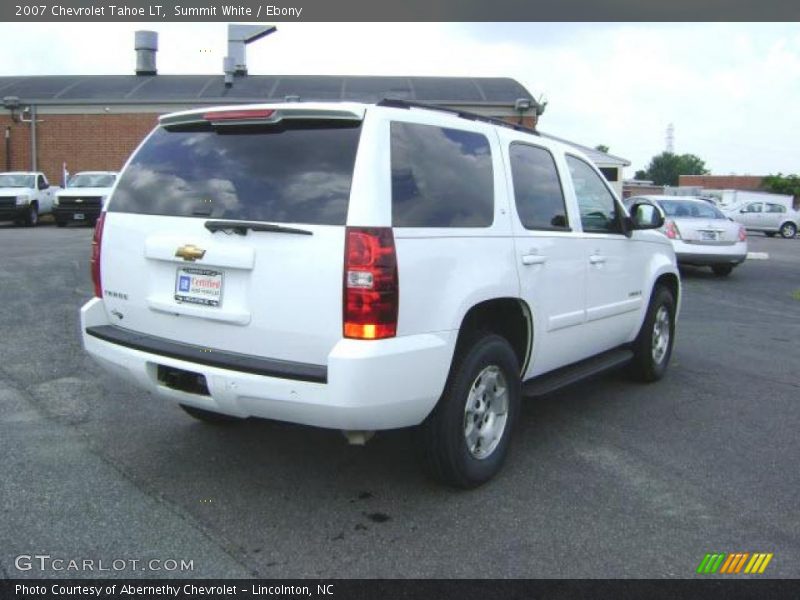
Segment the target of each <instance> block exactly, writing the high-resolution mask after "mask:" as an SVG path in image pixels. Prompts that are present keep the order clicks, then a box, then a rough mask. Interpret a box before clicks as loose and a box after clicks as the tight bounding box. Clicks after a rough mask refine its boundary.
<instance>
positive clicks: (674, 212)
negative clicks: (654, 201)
mask: <svg viewBox="0 0 800 600" xmlns="http://www.w3.org/2000/svg"><path fill="white" fill-rule="evenodd" d="M660 204H661V208H662V209H663V210H664V214H666V215H667V216H668V217H676V218H677V217H688V218H692V219H724V218H725V215H723V214H722V213H721V212H720V211H719V209H717V208H716V207H715V206H714V205H712V204H706V203H705V202H691V201H688V200H661V202H660Z"/></svg>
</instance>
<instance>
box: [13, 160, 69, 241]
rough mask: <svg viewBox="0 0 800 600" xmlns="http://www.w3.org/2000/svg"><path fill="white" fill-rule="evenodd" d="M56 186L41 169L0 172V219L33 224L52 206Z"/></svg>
mask: <svg viewBox="0 0 800 600" xmlns="http://www.w3.org/2000/svg"><path fill="white" fill-rule="evenodd" d="M60 189H61V188H59V187H58V186H52V185H50V183H49V182H48V181H47V177H46V176H45V174H44V173H42V172H41V171H14V172H7V173H0V221H14V223H16V224H17V225H27V226H28V227H33V226H34V225H38V224H39V216H40V215H44V214H48V213H49V212H50V211H51V210H52V208H53V198H54V197H55V194H56V193H57V191H58V190H60Z"/></svg>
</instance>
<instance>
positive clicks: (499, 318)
mask: <svg viewBox="0 0 800 600" xmlns="http://www.w3.org/2000/svg"><path fill="white" fill-rule="evenodd" d="M481 331H486V332H490V333H495V334H497V335H500V336H502V337H504V338H505V339H507V340H508V342H509V344H510V345H511V347H512V349H513V350H514V354H516V356H517V360H518V362H519V366H520V375H521V374H522V373H524V372H525V369H526V368H527V366H528V362H529V361H530V358H531V352H532V349H533V335H534V330H533V315H532V314H531V310H530V307H529V306H528V304H527V303H526V302H525V301H524V300H522V299H521V298H514V297H500V298H491V299H488V300H483V301H481V302H478V303H476V304H474V305H473V306H471V307H470V308H469V310H467V312H466V313H465V314H464V316H463V317H462V319H461V323H460V326H459V328H458V338H457V340H456V346H455V355H454V357H453V358H454V360H455V357H456V356H457V355H458V353H459V352H460V351H462V350H463V348H464V344H466V343H468V342H469V340H470V339H471V338H472V337H473V336H474V335H475V334H476V333H478V332H481Z"/></svg>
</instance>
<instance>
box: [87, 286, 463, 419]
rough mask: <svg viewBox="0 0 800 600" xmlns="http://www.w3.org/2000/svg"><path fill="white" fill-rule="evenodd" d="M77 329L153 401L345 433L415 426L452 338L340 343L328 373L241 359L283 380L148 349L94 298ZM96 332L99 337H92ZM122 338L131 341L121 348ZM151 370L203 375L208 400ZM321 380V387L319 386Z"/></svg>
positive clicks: (435, 388)
mask: <svg viewBox="0 0 800 600" xmlns="http://www.w3.org/2000/svg"><path fill="white" fill-rule="evenodd" d="M81 330H82V332H83V333H82V335H83V344H84V348H85V349H86V351H87V352H88V353H89V354H90V355H92V357H93V358H94V359H95V360H96V361H97V362H98V363H99V364H100V365H101V366H103V367H104V368H106V369H107V370H108V371H110V372H112V373H114V374H116V375H118V376H120V377H122V378H124V379H126V380H128V381H130V382H132V383H134V384H136V385H137V386H139V387H140V388H143V389H145V390H147V391H149V392H152V393H154V394H157V395H159V396H162V397H165V398H169V399H171V400H173V401H175V402H178V403H181V404H187V405H191V406H195V407H197V408H202V409H205V410H211V411H215V412H220V413H224V414H229V415H235V416H238V417H259V418H265V419H275V420H279V421H288V422H292V423H301V424H304V425H313V426H317V427H326V428H332V429H345V430H379V429H395V428H400V427H408V426H412V425H418V424H419V423H421V422H422V421H423V420H424V419H425V417H426V416H427V415H428V414H429V413H430V411H431V410H432V409H433V407H434V406H435V405H436V402H437V401H438V399H439V396H440V395H441V393H442V390H443V389H444V384H445V380H446V378H447V374H448V371H449V368H450V360H451V358H452V355H453V349H454V347H455V341H456V335H457V332H444V333H437V334H423V335H414V336H404V337H399V338H392V339H389V340H380V341H366V342H365V341H357V340H346V339H343V340H341V341H339V343H337V344H336V346H334V348H333V350H332V351H331V353H330V354H329V356H328V364H327V368H326V367H323V366H319V367H317V369H316V370H315V369H314V368H313V367H315V365H299V366H298V364H297V363H284V362H283V361H270V360H264V359H260V358H257V357H244V358H248V359H250V360H253V361H256V363H257V364H256V366H257V367H258V366H261V367H265V368H270V367H275V366H276V365H277V366H278V367H283V368H285V369H287V370H286V371H285V372H283V373H282V376H274V375H264V374H259V372H253V371H254V370H255V369H250V371H251V372H247V371H245V370H240V367H239V366H237V365H236V364H228V365H227V368H226V363H225V362H224V361H220V360H217V359H219V358H220V356H222V358H231V357H230V356H223V355H226V354H228V355H229V354H230V353H215V352H214V351H211V352H208V350H207V349H202V348H197V347H191V346H188V345H185V344H177V343H175V342H169V341H166V340H162V342H167V343H171V344H173V345H176V346H183V347H184V349H185V350H186V352H185V353H183V354H180V353H177V352H169V351H168V350H169V348H167V349H159V348H158V347H154V346H153V345H152V344H151V345H148V344H150V343H151V342H152V341H153V340H158V338H152V337H150V336H141V335H139V334H135V333H131V332H129V331H127V330H124V329H122V328H119V327H116V326H114V324H112V323H110V322H109V321H108V317H107V315H106V312H105V308H104V306H103V302H102V300H100V299H99V298H95V299H92V300H90V301H89V302H88V303H87V304H86V305H84V306H83V308H82V309H81ZM87 330H88V331H89V332H91V333H89V332H87ZM98 331H100V332H101V333H105V334H106V335H103V336H98V335H97V333H98ZM120 332H121V333H120ZM113 333H116V334H119V337H118V339H114V336H113V335H110V334H113ZM145 338H146V339H145ZM125 339H128V340H129V341H130V340H133V341H130V343H124V340H125ZM136 340H138V341H136ZM121 342H122V343H121ZM173 349H174V348H173ZM196 353H202V354H205V355H207V356H206V358H207V360H203V359H202V358H200V359H198V358H197V357H198V354H196ZM170 354H171V355H170ZM235 356H239V357H241V355H235ZM208 363H213V364H208ZM158 365H164V366H168V367H173V368H177V369H182V370H185V371H191V372H195V373H200V374H202V375H204V376H205V378H206V383H207V386H208V391H209V395H200V394H193V393H187V392H183V391H179V390H175V389H172V388H169V387H166V386H165V385H163V384H162V383H160V382H159V381H158V376H157V372H158ZM231 367H233V368H231ZM308 367H311V369H310V370H309V369H308ZM293 369H295V372H293V371H292V370H293ZM266 372H268V371H266ZM303 374H305V376H304V375H303ZM321 374H324V377H323V379H324V380H323V381H320V380H319V379H320V377H319V376H320V375H321ZM298 375H299V376H298Z"/></svg>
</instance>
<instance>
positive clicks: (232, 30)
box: [228, 23, 278, 77]
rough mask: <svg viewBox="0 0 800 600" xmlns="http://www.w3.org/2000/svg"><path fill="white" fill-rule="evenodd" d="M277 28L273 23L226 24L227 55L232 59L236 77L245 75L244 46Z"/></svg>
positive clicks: (245, 59)
mask: <svg viewBox="0 0 800 600" xmlns="http://www.w3.org/2000/svg"><path fill="white" fill-rule="evenodd" d="M277 30H278V28H277V27H275V26H274V25H266V26H262V25H239V24H237V23H229V24H228V56H229V57H230V58H231V59H232V60H233V74H234V75H236V76H237V77H242V76H245V75H247V57H246V55H245V46H246V45H247V44H250V43H251V42H255V41H256V40H260V39H261V38H263V37H265V36H268V35H269V34H270V33H274V32H276V31H277Z"/></svg>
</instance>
